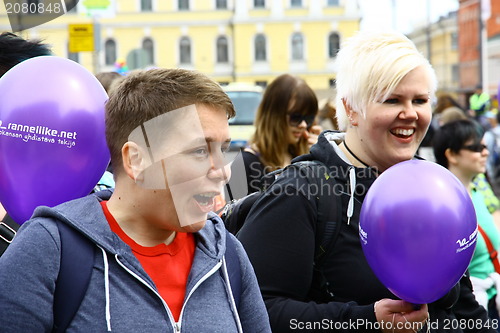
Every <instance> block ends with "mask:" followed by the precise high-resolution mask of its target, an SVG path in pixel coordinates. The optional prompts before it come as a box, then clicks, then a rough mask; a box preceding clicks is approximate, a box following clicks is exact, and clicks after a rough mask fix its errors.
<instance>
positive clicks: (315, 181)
mask: <svg viewBox="0 0 500 333" xmlns="http://www.w3.org/2000/svg"><path fill="white" fill-rule="evenodd" d="M294 164H296V165H297V167H299V168H300V169H301V170H302V172H303V174H305V175H306V176H307V178H308V182H309V185H310V186H311V185H313V186H314V187H315V188H314V190H315V191H317V193H315V194H316V195H315V198H316V200H317V207H318V210H317V217H316V248H315V251H314V264H313V265H314V275H313V282H312V288H311V290H310V294H309V297H310V298H311V300H314V301H316V302H328V301H331V300H332V299H333V297H334V295H333V293H332V292H331V290H330V285H329V282H328V280H327V279H326V277H325V275H324V272H323V264H324V259H325V257H326V256H325V254H326V253H328V251H330V249H331V248H332V247H333V246H334V244H335V241H336V240H337V237H338V235H339V233H340V223H341V221H342V216H341V214H342V209H341V207H342V201H341V195H340V193H337V191H338V189H337V188H336V184H338V183H337V182H336V180H335V178H334V177H333V176H332V175H331V174H330V172H329V171H330V170H329V168H328V167H327V166H326V165H325V164H324V163H322V162H321V161H300V162H295V163H294ZM294 164H292V165H294ZM311 189H312V188H311Z"/></svg>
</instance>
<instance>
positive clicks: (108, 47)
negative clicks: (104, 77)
mask: <svg viewBox="0 0 500 333" xmlns="http://www.w3.org/2000/svg"><path fill="white" fill-rule="evenodd" d="M115 62H116V42H115V41H114V40H112V39H108V40H107V41H106V42H105V43H104V63H105V64H106V65H109V66H111V65H114V64H115Z"/></svg>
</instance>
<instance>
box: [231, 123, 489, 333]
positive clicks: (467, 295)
mask: <svg viewBox="0 0 500 333" xmlns="http://www.w3.org/2000/svg"><path fill="white" fill-rule="evenodd" d="M325 133H326V135H327V136H328V137H329V139H330V140H331V139H333V138H337V137H338V138H340V136H339V135H340V134H339V133H335V132H324V133H323V134H322V135H321V136H320V137H319V140H318V143H317V144H316V145H314V146H313V147H312V148H311V153H310V154H307V155H303V156H299V157H298V158H296V160H320V161H322V162H323V163H324V164H326V165H327V166H328V167H329V169H330V176H333V177H335V178H336V180H337V182H336V186H335V188H333V189H332V188H322V191H323V193H319V195H321V194H323V195H332V204H335V203H336V202H338V201H335V198H333V196H335V195H337V196H338V195H340V196H341V206H342V207H341V208H340V209H341V210H342V223H341V229H340V234H339V236H338V238H337V240H336V242H335V245H334V247H333V248H331V249H330V250H329V251H328V253H327V254H326V256H325V259H324V264H323V267H324V273H325V276H326V279H327V280H328V282H329V284H330V291H331V292H332V293H333V295H334V296H333V299H332V301H330V302H327V303H320V302H317V300H314V299H310V297H309V295H310V293H309V291H310V287H311V283H312V281H313V261H314V251H315V232H316V223H315V222H316V214H317V207H316V205H317V200H316V199H315V195H318V193H311V192H312V191H311V190H310V189H309V188H308V186H307V180H306V179H305V178H303V177H297V176H296V175H295V174H292V173H290V174H289V175H286V176H285V177H280V178H279V180H278V181H277V182H275V183H274V184H273V186H272V187H271V188H269V189H268V191H267V192H266V194H265V195H263V196H262V197H261V199H259V201H257V202H256V204H255V205H254V206H253V207H252V210H251V211H250V213H249V215H248V217H247V220H246V222H245V225H244V226H243V228H242V229H241V231H240V232H239V234H238V238H239V240H240V241H241V242H242V244H243V246H244V247H245V249H246V251H247V253H248V256H249V257H250V261H251V262H252V264H253V266H254V269H255V271H256V274H257V278H258V281H259V285H260V288H261V292H262V294H263V297H264V300H265V303H266V306H267V309H268V312H269V316H270V320H271V327H272V329H273V332H288V331H297V330H299V329H301V328H302V329H305V331H332V330H333V331H338V332H353V331H354V332H380V331H379V330H378V329H377V325H375V323H376V318H375V315H374V312H373V304H374V303H375V302H376V301H378V300H380V299H382V298H393V299H397V297H396V296H394V295H393V294H392V293H391V292H390V291H389V290H388V289H387V288H386V287H385V286H384V285H383V284H382V283H381V282H380V281H379V280H378V278H377V277H376V276H375V275H374V273H373V272H372V270H371V268H370V267H369V265H368V263H367V261H366V259H365V257H364V254H363V251H362V248H361V244H360V241H359V230H358V227H359V214H360V210H361V204H362V202H363V200H364V197H365V195H366V193H367V191H368V189H369V188H370V186H371V184H372V183H373V182H374V181H375V179H376V173H375V172H374V170H373V169H371V168H354V167H353V166H352V165H350V164H348V163H346V162H345V161H344V160H343V159H342V158H340V157H339V156H338V154H337V153H336V151H335V149H334V148H333V146H332V144H331V143H330V142H329V140H328V139H327V137H325ZM351 169H353V170H354V172H355V173H356V183H355V184H356V185H355V191H354V195H353V196H351V195H350V184H349V181H348V179H349V172H352V171H350V170H351ZM326 191H329V192H328V193H327V192H326ZM351 197H352V198H351ZM349 200H354V210H353V212H352V216H351V217H349V216H348V215H349V214H348V213H347V207H348V202H349ZM348 220H349V223H348ZM462 283H463V284H464V287H463V288H460V285H458V284H457V286H456V287H455V288H454V289H453V290H452V291H450V293H449V294H448V295H446V296H445V297H443V298H442V299H441V300H439V301H437V302H435V303H433V304H430V305H429V312H430V319H431V322H434V321H435V320H437V319H439V325H440V328H438V329H432V330H431V332H495V330H488V329H484V328H482V329H476V328H477V327H478V326H477V325H476V326H474V329H473V330H463V331H462V330H460V329H457V330H453V329H452V328H455V327H456V326H457V325H458V323H459V322H456V324H457V325H452V324H453V323H452V320H455V321H456V320H459V319H460V318H465V319H468V318H471V319H474V320H475V319H481V320H484V321H487V314H486V311H484V309H483V308H481V307H480V306H479V305H478V304H477V302H476V301H475V299H474V297H473V296H472V292H471V289H470V288H468V287H467V285H468V278H466V277H464V278H463V281H461V284H462ZM457 299H458V303H460V307H456V313H454V311H453V308H452V305H453V304H454V303H455V302H456V301H457ZM448 321H449V325H448V328H449V329H445V328H444V327H443V326H444V325H445V324H446V323H447V322H448ZM432 324H433V326H434V327H436V326H437V325H438V323H432Z"/></svg>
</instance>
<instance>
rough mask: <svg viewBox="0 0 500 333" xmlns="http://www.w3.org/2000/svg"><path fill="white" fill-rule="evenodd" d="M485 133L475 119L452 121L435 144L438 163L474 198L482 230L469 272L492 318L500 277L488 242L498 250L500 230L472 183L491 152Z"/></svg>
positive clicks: (434, 141)
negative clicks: (485, 139) (486, 142)
mask: <svg viewBox="0 0 500 333" xmlns="http://www.w3.org/2000/svg"><path fill="white" fill-rule="evenodd" d="M483 135H484V130H483V128H482V127H481V126H480V125H479V124H478V123H476V122H475V121H472V120H457V121H452V122H449V123H447V124H445V125H443V126H442V127H441V128H440V129H439V130H438V132H436V134H435V136H434V138H433V146H434V155H435V157H436V162H437V163H439V164H440V165H442V166H444V167H445V168H447V169H448V170H450V171H451V172H452V173H453V174H454V175H455V176H457V178H458V179H459V180H460V181H461V182H462V183H463V184H464V186H465V187H466V188H467V190H468V191H469V194H470V196H471V198H472V202H473V204H474V208H475V210H476V216H477V222H478V231H479V233H478V239H477V244H476V250H475V251H474V255H473V257H472V261H471V263H470V265H469V272H470V275H471V281H472V284H473V286H474V294H475V296H476V299H477V301H478V302H479V303H480V304H481V305H483V306H484V307H485V308H486V309H487V310H488V314H489V316H490V318H496V319H498V310H497V306H498V305H500V304H496V302H495V296H496V294H497V290H498V288H497V287H500V276H499V275H498V273H497V272H496V271H495V266H494V261H492V259H491V258H490V253H489V252H490V251H489V249H488V245H487V242H488V240H489V242H491V246H492V249H493V250H494V251H497V250H498V249H500V233H499V231H498V229H497V227H496V226H495V223H494V220H493V216H492V215H491V213H490V212H489V211H488V208H487V206H486V203H485V201H484V197H483V194H482V193H481V191H479V190H477V189H476V188H475V186H474V184H473V182H472V180H473V178H474V177H475V176H477V175H478V174H480V173H484V172H485V171H486V160H487V158H488V155H489V153H488V149H487V148H486V145H485V143H484V138H483ZM494 260H495V261H497V259H494ZM497 284H498V285H497Z"/></svg>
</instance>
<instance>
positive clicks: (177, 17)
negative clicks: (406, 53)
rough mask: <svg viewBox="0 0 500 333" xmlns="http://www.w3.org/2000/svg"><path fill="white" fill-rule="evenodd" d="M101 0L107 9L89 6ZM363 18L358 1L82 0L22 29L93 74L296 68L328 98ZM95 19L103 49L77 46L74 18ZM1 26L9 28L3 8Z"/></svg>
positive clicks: (229, 74)
mask: <svg viewBox="0 0 500 333" xmlns="http://www.w3.org/2000/svg"><path fill="white" fill-rule="evenodd" d="M28 2H30V1H29V0H28ZM96 4H97V5H99V4H101V5H103V6H106V5H107V8H106V10H105V11H102V12H99V10H94V11H93V10H92V8H91V7H86V6H87V5H88V6H95V5H96ZM89 13H93V14H89ZM33 15H37V14H33ZM38 15H41V14H38ZM360 21H361V13H360V10H359V6H358V4H357V1H352V0H149V1H148V0H119V1H117V0H114V1H113V0H92V1H91V0H81V1H79V3H78V6H77V8H76V9H73V10H71V11H70V12H68V13H67V14H65V15H62V16H60V17H58V18H56V19H54V20H52V21H50V22H47V23H45V24H42V25H40V26H37V27H35V28H32V29H28V30H24V31H22V32H21V35H23V36H24V37H26V38H31V37H37V38H41V39H44V40H45V41H46V42H47V43H49V44H51V45H52V47H53V51H54V53H55V54H56V55H58V56H62V57H68V58H70V59H73V60H75V61H78V62H79V63H80V64H82V65H83V66H85V67H86V68H87V69H89V70H90V71H92V72H94V73H97V72H100V71H112V70H115V69H116V63H117V62H121V63H122V64H123V63H124V62H126V64H127V66H128V67H129V68H130V69H134V68H147V67H170V68H171V67H179V68H188V69H196V70H199V71H202V72H204V73H206V74H208V75H209V76H211V77H212V78H214V79H215V80H216V81H218V82H220V83H223V84H225V83H230V82H249V83H254V84H258V85H262V86H266V85H267V84H268V83H270V82H271V81H272V80H273V78H274V77H276V76H278V75H280V74H282V73H292V74H295V75H298V76H300V77H302V78H304V79H305V80H306V81H307V82H308V84H309V85H310V86H311V87H312V88H313V89H315V90H316V91H318V95H319V97H320V98H321V97H322V94H325V95H328V94H329V93H330V92H331V90H332V88H333V87H334V85H335V80H334V79H335V74H334V67H333V66H334V60H335V56H336V53H337V51H338V49H339V47H340V44H341V43H342V41H343V40H344V39H345V38H348V37H349V36H351V35H353V34H354V33H355V32H356V31H357V30H359V27H360ZM89 23H90V24H93V28H94V30H95V37H96V38H95V46H96V51H95V52H77V53H72V52H70V51H69V38H70V37H69V25H70V24H89ZM0 29H1V30H2V31H8V30H10V25H9V20H8V17H7V15H6V14H5V12H2V11H0Z"/></svg>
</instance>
